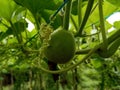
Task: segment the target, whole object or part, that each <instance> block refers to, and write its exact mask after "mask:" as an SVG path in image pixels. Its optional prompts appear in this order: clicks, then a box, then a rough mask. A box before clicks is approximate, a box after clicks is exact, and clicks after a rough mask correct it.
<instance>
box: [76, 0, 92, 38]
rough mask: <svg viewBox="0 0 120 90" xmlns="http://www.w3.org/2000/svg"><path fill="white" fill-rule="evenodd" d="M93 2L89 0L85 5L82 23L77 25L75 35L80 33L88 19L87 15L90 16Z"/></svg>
mask: <svg viewBox="0 0 120 90" xmlns="http://www.w3.org/2000/svg"><path fill="white" fill-rule="evenodd" d="M93 4H94V0H89V1H88V5H87V8H86V12H85V15H84V18H83V20H82V23H81V25H80V27H79V30H78V33H77V34H76V36H81V35H82V31H83V28H84V26H85V24H86V22H87V20H88V17H89V16H90V12H91V9H92V6H93Z"/></svg>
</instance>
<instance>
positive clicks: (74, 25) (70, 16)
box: [70, 15, 78, 30]
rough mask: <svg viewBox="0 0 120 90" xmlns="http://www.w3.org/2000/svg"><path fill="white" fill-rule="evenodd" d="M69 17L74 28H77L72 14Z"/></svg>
mask: <svg viewBox="0 0 120 90" xmlns="http://www.w3.org/2000/svg"><path fill="white" fill-rule="evenodd" d="M70 18H71V21H72V23H73V25H74V27H75V29H76V30H78V27H77V25H76V23H75V20H74V19H73V16H72V15H70Z"/></svg>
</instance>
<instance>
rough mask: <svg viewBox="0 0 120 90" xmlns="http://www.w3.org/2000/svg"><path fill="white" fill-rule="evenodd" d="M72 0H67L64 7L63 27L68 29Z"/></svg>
mask: <svg viewBox="0 0 120 90" xmlns="http://www.w3.org/2000/svg"><path fill="white" fill-rule="evenodd" d="M71 6H72V0H69V1H68V3H67V5H66V7H65V14H64V19H63V29H65V30H68V28H69V18H70V12H71Z"/></svg>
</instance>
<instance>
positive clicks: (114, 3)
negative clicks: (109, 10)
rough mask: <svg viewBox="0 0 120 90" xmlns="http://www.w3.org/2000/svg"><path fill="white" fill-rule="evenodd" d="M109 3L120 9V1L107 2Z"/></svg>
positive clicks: (111, 0) (109, 0) (110, 0)
mask: <svg viewBox="0 0 120 90" xmlns="http://www.w3.org/2000/svg"><path fill="white" fill-rule="evenodd" d="M107 1H108V2H109V3H111V4H113V5H115V6H116V7H120V0H107Z"/></svg>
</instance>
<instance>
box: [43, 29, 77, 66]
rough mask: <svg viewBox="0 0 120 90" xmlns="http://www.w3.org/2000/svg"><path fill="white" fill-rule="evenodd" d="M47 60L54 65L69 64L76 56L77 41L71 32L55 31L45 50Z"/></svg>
mask: <svg viewBox="0 0 120 90" xmlns="http://www.w3.org/2000/svg"><path fill="white" fill-rule="evenodd" d="M44 54H45V56H46V58H47V59H48V60H49V61H51V62H54V63H58V64H64V63H67V62H69V61H70V60H71V59H72V58H73V56H74V54H75V40H74V37H73V35H72V33H70V32H69V31H66V30H55V31H54V32H53V33H52V34H51V36H50V40H49V42H48V46H47V47H46V48H45V50H44Z"/></svg>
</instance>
